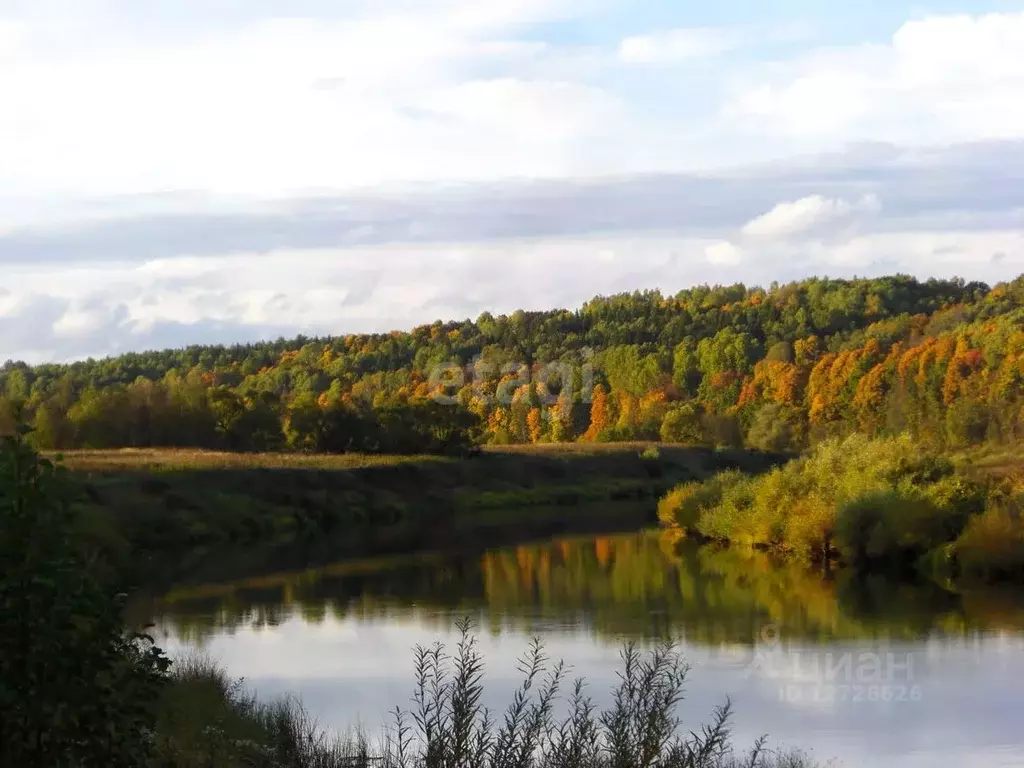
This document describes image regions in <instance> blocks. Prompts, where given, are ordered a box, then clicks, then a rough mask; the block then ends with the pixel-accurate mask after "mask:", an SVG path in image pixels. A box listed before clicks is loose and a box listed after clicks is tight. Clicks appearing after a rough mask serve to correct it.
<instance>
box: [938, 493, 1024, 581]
mask: <svg viewBox="0 0 1024 768" xmlns="http://www.w3.org/2000/svg"><path fill="white" fill-rule="evenodd" d="M953 558H954V560H955V563H956V568H957V569H958V570H959V573H960V575H961V576H962V577H963V578H965V579H967V580H975V581H998V580H1002V579H1020V578H1024V521H1022V520H1021V514H1020V510H1019V509H1017V510H1014V509H1000V508H992V509H988V510H986V511H985V512H984V513H983V514H981V515H976V516H974V517H972V518H971V519H970V520H969V521H968V523H967V526H966V528H965V529H964V531H963V533H961V534H960V536H959V538H958V539H957V540H956V542H955V543H954V544H953Z"/></svg>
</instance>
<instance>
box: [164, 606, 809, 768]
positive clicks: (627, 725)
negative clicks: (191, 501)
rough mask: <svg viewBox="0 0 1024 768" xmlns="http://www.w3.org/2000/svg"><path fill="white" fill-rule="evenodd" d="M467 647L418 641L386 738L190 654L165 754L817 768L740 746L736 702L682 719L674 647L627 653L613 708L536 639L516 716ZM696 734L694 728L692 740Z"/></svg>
mask: <svg viewBox="0 0 1024 768" xmlns="http://www.w3.org/2000/svg"><path fill="white" fill-rule="evenodd" d="M459 627H460V629H461V637H460V639H459V641H458V642H457V644H456V646H455V647H454V648H451V649H450V648H446V647H445V646H444V645H443V644H441V643H436V644H434V645H432V646H430V647H423V646H417V647H416V648H415V649H414V650H413V662H414V671H413V675H412V677H413V681H414V682H413V692H412V697H411V707H409V708H408V709H406V708H403V707H396V708H395V709H394V710H392V711H391V712H390V713H389V715H388V719H387V720H386V722H385V725H384V727H383V729H382V731H381V732H380V734H379V735H378V736H377V737H375V738H374V737H371V736H369V735H367V734H366V733H364V732H358V733H355V734H350V735H338V734H332V733H330V732H329V731H327V730H325V729H323V728H321V727H320V725H319V724H318V723H316V722H315V721H314V720H312V719H311V718H310V716H309V714H308V713H307V712H306V711H305V710H304V708H303V707H302V704H301V703H300V702H299V701H297V700H295V699H291V698H288V699H279V700H276V701H273V702H269V703H265V702H261V701H260V700H259V699H258V698H256V697H255V696H254V695H252V694H251V693H248V692H247V691H246V690H245V688H244V685H243V684H242V682H241V681H237V680H232V679H231V678H230V677H228V676H227V675H226V674H225V673H224V672H223V670H221V669H220V668H218V667H217V666H216V665H215V664H213V663H212V662H210V661H209V660H207V659H204V658H203V657H200V656H191V657H185V658H183V659H181V660H179V661H178V662H177V663H176V664H175V665H174V667H173V668H172V672H171V675H170V685H169V686H168V688H167V690H166V691H165V692H164V697H163V700H162V701H161V707H160V715H159V719H158V722H157V726H156V734H157V735H156V746H155V755H156V758H155V763H156V765H159V766H164V765H166V766H168V767H169V766H174V767H175V768H207V767H208V766H214V765H215V766H217V768H243V766H245V767H249V766H256V767H257V768H276V767H277V766H288V768H370V767H371V766H379V767H380V768H505V767H506V766H516V767H517V768H655V766H657V767H658V768H813V766H815V765H817V763H816V762H814V761H812V760H811V759H810V758H809V757H808V756H807V755H806V754H804V753H803V752H800V751H798V750H795V749H784V750H776V749H773V748H771V747H770V746H769V741H768V737H767V736H763V737H761V738H759V739H757V740H756V741H755V742H754V744H752V745H750V746H749V747H747V748H746V749H742V748H739V747H737V746H736V745H734V743H733V738H732V733H731V718H732V714H733V709H732V704H731V702H730V701H729V700H728V699H725V700H724V701H723V702H722V703H720V704H719V705H718V706H716V707H714V709H713V710H712V712H711V715H710V720H709V722H707V723H706V724H701V725H696V726H692V725H690V724H683V723H682V722H681V721H680V720H679V719H678V717H677V716H676V713H675V709H676V707H677V705H678V704H679V703H680V702H681V701H682V699H683V687H684V684H685V682H686V677H687V674H688V672H689V666H688V665H687V664H686V662H685V660H684V659H683V658H682V656H681V655H680V654H679V652H678V650H677V649H676V647H675V646H674V645H673V644H672V643H668V642H663V643H661V644H660V645H657V646H655V647H654V648H653V649H651V650H650V651H648V652H646V653H644V652H641V651H640V650H639V649H638V648H637V646H636V645H634V644H627V645H625V646H624V647H623V649H622V651H621V653H620V662H621V664H620V672H619V678H620V682H619V684H618V685H617V686H616V687H615V689H614V690H613V691H612V696H611V705H610V706H609V707H608V708H607V709H605V710H603V711H601V710H598V709H597V707H596V706H595V705H594V703H593V700H592V699H591V698H590V693H589V691H588V689H587V686H586V681H585V680H582V679H575V680H573V679H570V677H569V674H568V667H567V666H566V665H565V664H564V662H562V661H554V660H552V659H550V658H549V657H548V656H547V655H546V653H545V651H544V647H543V645H542V643H541V642H540V641H539V640H534V641H533V643H532V644H531V645H530V646H529V648H528V649H527V651H526V652H525V653H524V654H523V656H522V657H521V658H520V660H519V662H518V664H517V668H518V669H519V670H520V671H521V672H522V675H523V677H522V683H521V685H520V687H519V688H518V689H517V690H516V691H515V693H514V694H513V698H512V701H511V702H510V703H509V704H508V706H507V708H506V709H505V710H504V711H503V712H491V711H489V710H487V709H486V708H485V707H484V705H483V704H482V698H483V693H484V687H485V667H486V660H485V659H484V657H483V656H482V655H481V654H480V652H479V651H478V649H477V645H476V638H475V637H474V635H473V634H472V632H471V625H470V624H469V622H468V621H465V622H460V624H459ZM684 734H685V735H684Z"/></svg>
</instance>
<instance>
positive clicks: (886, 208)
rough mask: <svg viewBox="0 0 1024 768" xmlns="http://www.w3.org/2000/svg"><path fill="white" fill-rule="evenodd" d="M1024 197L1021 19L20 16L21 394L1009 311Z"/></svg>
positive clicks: (17, 209)
mask: <svg viewBox="0 0 1024 768" xmlns="http://www.w3.org/2000/svg"><path fill="white" fill-rule="evenodd" d="M285 8H286V9H287V10H286V11H285V10H282V9H285ZM285 14H286V15H285ZM1022 181H1024V1H1021V0H1018V2H1006V1H998V0H988V1H982V0H977V1H974V2H972V1H971V0H959V2H954V1H953V0H923V2H915V3H908V2H904V0H885V1H883V0H863V1H862V2H858V3H844V4H836V3H831V2H829V3H826V2H822V1H821V0H818V1H816V2H812V0H777V1H776V2H773V3H771V4H768V3H764V2H761V1H760V0H721V1H720V2H718V3H715V4H705V3H691V2H687V1H684V0H486V2H484V1H483V0H292V2H289V3H287V4H281V3H276V2H275V3H271V2H270V1H269V0H0V360H5V359H23V360H27V361H29V362H41V361H63V360H71V359H78V358H83V357H89V356H94V357H101V356H106V355H111V354H118V353H121V352H124V351H129V350H142V349H152V348H164V347H179V346H183V345H186V344H192V343H234V342H245V341H254V340H258V339H264V338H274V337H277V336H294V335H296V334H299V333H303V334H306V335H323V334H331V335H337V334H345V333H355V332H367V331H388V330H392V329H404V328H410V327H412V326H413V325H417V324H420V323H425V322H432V321H434V320H436V319H463V318H467V317H468V318H475V317H476V316H478V315H479V314H480V313H481V312H482V311H484V310H487V311H491V312H494V313H498V312H510V311H513V310H515V309H518V308H523V309H550V308H555V307H567V308H573V307H576V306H578V305H580V304H581V303H582V302H584V301H586V300H587V299H589V298H591V297H592V296H594V295H598V294H610V293H615V292H620V291H626V290H636V289H649V288H658V289H660V290H662V291H664V292H667V293H674V292H676V291H678V290H680V289H682V288H685V287H688V286H691V285H694V284H697V283H704V282H709V283H733V282H744V283H746V284H748V285H757V284H760V285H767V284H768V283H770V282H772V281H773V280H777V281H779V282H784V281H787V280H793V279H800V278H803V277H807V276H810V275H828V276H833V277H846V276H853V275H858V276H871V275H880V274H891V273H894V272H903V273H909V274H913V275H916V276H919V277H931V276H936V277H950V276H954V275H958V276H962V277H964V278H966V279H969V280H984V281H987V282H989V283H995V282H998V281H1000V280H1006V279H1012V278H1013V277H1015V276H1017V275H1018V274H1020V273H1022V272H1024V184H1022Z"/></svg>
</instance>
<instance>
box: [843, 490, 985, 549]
mask: <svg viewBox="0 0 1024 768" xmlns="http://www.w3.org/2000/svg"><path fill="white" fill-rule="evenodd" d="M965 522H966V520H965V518H964V517H963V516H962V515H961V514H960V513H958V512H957V510H956V509H955V508H953V507H949V506H947V507H943V506H939V505H938V504H936V503H935V502H934V501H932V500H931V499H930V498H928V496H927V495H926V494H923V493H920V492H917V493H915V492H911V491H908V490H905V489H895V490H889V491H877V492H873V493H869V494H865V495H864V496H860V497H857V498H855V499H852V500H851V501H849V502H848V503H846V504H845V505H843V506H842V507H841V508H840V509H839V511H838V513H837V515H836V530H835V543H836V546H837V548H838V549H839V551H840V552H842V554H843V558H844V559H845V560H847V561H848V562H850V563H853V564H861V565H867V564H869V563H872V562H875V561H882V560H884V561H888V562H889V563H891V564H894V565H900V564H906V563H914V562H915V561H917V560H918V559H919V558H921V557H922V556H923V555H925V554H926V553H928V552H929V551H931V550H933V549H935V548H937V547H940V546H942V545H943V544H946V543H948V542H950V541H952V540H953V539H954V538H956V536H957V534H958V533H960V531H961V530H962V529H963V525H964V523H965Z"/></svg>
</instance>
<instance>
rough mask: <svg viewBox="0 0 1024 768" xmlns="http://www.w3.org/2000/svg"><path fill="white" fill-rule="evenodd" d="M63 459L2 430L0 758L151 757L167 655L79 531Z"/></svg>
mask: <svg viewBox="0 0 1024 768" xmlns="http://www.w3.org/2000/svg"><path fill="white" fill-rule="evenodd" d="M74 534H75V521H74V516H73V513H72V512H71V511H70V507H69V492H68V486H67V485H66V483H65V481H64V478H63V472H62V471H61V469H60V468H59V467H57V466H55V465H54V464H52V463H51V462H49V461H46V460H42V459H40V458H39V457H38V456H37V455H36V454H35V452H34V451H32V449H31V448H29V447H28V445H26V443H25V442H24V440H23V439H22V437H21V436H20V435H15V436H9V437H3V438H0V563H3V571H2V573H0V765H4V766H38V767H39V768H42V767H43V766H97V767H99V766H136V765H145V764H146V760H148V756H149V754H150V751H151V748H152V745H153V726H154V723H155V719H156V708H155V702H156V700H157V698H158V695H159V692H160V690H161V688H162V686H163V685H164V684H165V682H166V674H165V673H166V671H167V668H168V665H169V662H168V661H167V659H166V658H165V657H164V656H163V655H162V654H161V653H160V652H159V651H158V650H157V649H155V648H154V647H153V646H152V642H151V641H150V640H149V639H148V638H146V637H144V636H141V635H136V634H133V633H127V632H126V631H125V630H124V628H123V624H122V618H121V616H122V608H123V601H122V599H121V597H120V596H119V595H118V593H117V591H116V590H115V589H113V588H112V586H111V585H109V584H106V583H104V582H102V581H101V580H100V578H99V576H98V575H97V574H99V573H100V572H101V571H100V570H99V569H97V568H96V567H94V563H92V562H90V559H89V557H88V555H87V553H86V552H84V551H83V546H82V543H81V541H79V540H78V539H77V538H76V537H75V535H74Z"/></svg>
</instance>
